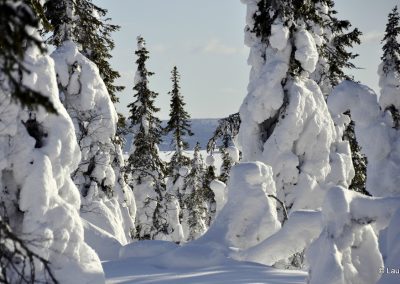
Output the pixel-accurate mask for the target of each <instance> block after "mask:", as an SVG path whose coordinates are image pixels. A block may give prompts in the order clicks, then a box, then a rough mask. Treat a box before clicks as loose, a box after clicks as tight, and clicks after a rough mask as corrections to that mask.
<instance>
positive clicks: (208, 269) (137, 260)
mask: <svg viewBox="0 0 400 284" xmlns="http://www.w3.org/2000/svg"><path fill="white" fill-rule="evenodd" d="M136 244H138V243H136ZM164 245H165V246H168V247H169V249H170V246H171V243H167V242H164V244H162V243H161V242H160V241H147V242H145V245H139V247H140V248H137V247H136V246H135V244H133V245H132V244H131V245H130V248H129V249H130V250H131V252H132V253H135V250H137V253H138V254H139V253H140V252H139V251H140V250H143V249H144V247H146V248H147V249H148V250H149V251H151V252H152V253H153V255H152V256H145V257H143V256H142V257H130V258H121V259H118V260H114V261H108V262H103V268H104V271H105V274H106V278H107V283H109V284H111V283H125V284H127V283H135V284H144V283H171V284H172V283H174V284H179V283H185V284H187V283H214V284H215V283H271V284H274V283H277V284H278V283H282V284H283V283H287V284H290V283H292V284H294V283H305V281H306V280H305V279H306V273H305V272H301V271H288V270H285V271H283V270H278V269H274V268H271V267H268V266H264V265H261V264H256V263H249V262H238V261H234V260H231V259H227V258H225V259H219V260H218V261H217V262H218V263H217V264H215V263H214V260H213V259H210V262H213V265H207V264H206V263H205V262H204V259H202V257H200V259H199V258H197V256H198V254H200V255H201V254H202V253H201V252H200V250H202V249H203V248H202V247H201V246H198V247H196V248H195V249H193V250H191V252H192V255H190V254H185V258H186V259H187V262H191V265H192V266H186V265H183V264H182V263H181V261H182V259H180V258H179V257H176V258H172V257H171V258H169V256H171V254H170V252H167V253H163V252H162V251H163V246H164ZM152 247H154V248H155V249H154V250H153V249H152ZM179 250H180V249H178V251H179ZM206 250H207V248H206ZM159 252H161V253H159ZM125 253H126V252H125ZM180 254H182V252H181V253H180ZM167 261H169V262H167ZM197 264H198V265H197Z"/></svg>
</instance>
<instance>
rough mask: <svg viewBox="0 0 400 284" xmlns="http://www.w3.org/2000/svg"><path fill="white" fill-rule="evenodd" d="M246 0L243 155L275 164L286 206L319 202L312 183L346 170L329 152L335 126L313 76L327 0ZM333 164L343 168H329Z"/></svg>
mask: <svg viewBox="0 0 400 284" xmlns="http://www.w3.org/2000/svg"><path fill="white" fill-rule="evenodd" d="M243 2H244V3H246V4H247V7H248V12H249V17H248V18H247V27H246V29H245V32H246V44H247V45H248V46H249V47H250V49H251V52H250V57H249V61H248V62H249V63H250V64H251V66H252V69H251V72H250V82H249V86H248V95H247V97H246V98H245V100H244V102H243V104H242V106H241V108H240V118H241V120H242V122H241V127H240V131H239V141H240V144H241V148H242V151H243V160H244V161H254V160H261V161H262V162H264V163H266V164H269V165H271V166H272V168H273V173H274V180H275V183H276V187H277V198H278V199H279V200H280V201H282V202H283V203H284V204H285V206H286V208H288V209H289V210H297V209H302V208H308V209H312V208H318V207H320V206H321V203H322V200H316V199H314V198H313V197H312V196H313V195H314V194H315V192H316V191H315V190H324V189H328V187H329V186H330V185H329V184H337V183H344V184H348V183H349V182H350V174H351V172H350V170H349V171H346V169H347V168H346V167H344V165H342V163H343V161H341V160H339V159H337V160H331V159H330V156H331V155H332V150H335V151H336V149H335V148H334V147H332V145H334V144H335V143H336V141H335V139H336V129H335V127H334V124H333V120H332V118H331V116H330V114H329V111H328V108H327V105H326V102H325V100H324V96H323V93H322V92H321V89H320V87H319V86H318V82H317V81H316V80H314V77H313V76H312V74H313V73H314V71H315V70H316V68H317V67H318V61H319V59H320V58H321V57H320V54H319V52H318V49H319V48H320V47H321V44H322V43H323V41H322V40H318V39H321V37H323V36H324V31H323V28H324V27H325V26H326V25H327V23H325V20H324V18H323V17H322V15H321V13H320V7H321V5H326V3H329V1H311V0H307V1H291V0H283V1H269V0H258V1H251V0H245V1H243ZM321 28H322V31H321ZM303 106H304V107H303ZM311 137H312V138H311ZM333 163H335V165H333ZM332 169H341V170H342V169H343V171H342V173H344V174H343V175H341V176H340V177H339V175H335V174H334V173H332V174H330V172H331V171H332ZM321 194H324V191H322V192H321ZM278 210H280V209H278ZM278 214H279V217H280V220H281V221H282V220H283V219H284V217H283V214H282V212H281V211H279V212H278Z"/></svg>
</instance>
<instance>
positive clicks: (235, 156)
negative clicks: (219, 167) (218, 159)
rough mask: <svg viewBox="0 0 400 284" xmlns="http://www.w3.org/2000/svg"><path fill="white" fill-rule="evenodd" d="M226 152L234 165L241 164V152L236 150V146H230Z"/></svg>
mask: <svg viewBox="0 0 400 284" xmlns="http://www.w3.org/2000/svg"><path fill="white" fill-rule="evenodd" d="M225 151H226V152H227V153H228V155H229V157H230V158H231V160H232V162H233V163H238V162H239V160H240V152H239V149H238V148H236V147H235V146H229V147H228V148H226V149H225Z"/></svg>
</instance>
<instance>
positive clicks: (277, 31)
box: [269, 22, 289, 51]
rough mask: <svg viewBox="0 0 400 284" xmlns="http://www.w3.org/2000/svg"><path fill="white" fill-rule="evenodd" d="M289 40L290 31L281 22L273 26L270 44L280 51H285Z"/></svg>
mask: <svg viewBox="0 0 400 284" xmlns="http://www.w3.org/2000/svg"><path fill="white" fill-rule="evenodd" d="M288 39H289V29H288V28H287V27H286V26H284V25H283V24H282V23H280V22H275V23H274V24H273V25H271V36H270V38H269V43H270V44H271V46H272V47H273V48H276V49H278V50H279V51H281V50H283V49H285V47H286V45H287V42H288Z"/></svg>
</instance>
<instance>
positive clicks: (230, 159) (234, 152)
mask: <svg viewBox="0 0 400 284" xmlns="http://www.w3.org/2000/svg"><path fill="white" fill-rule="evenodd" d="M240 122H241V121H240V116H239V113H234V114H231V115H230V116H228V117H226V118H223V119H220V120H219V121H218V126H217V128H216V129H215V131H214V134H213V136H212V137H211V138H210V140H209V141H208V143H207V152H208V153H210V154H211V153H212V152H213V151H214V149H215V148H216V147H218V148H219V151H220V152H221V155H222V161H223V162H222V165H221V171H220V172H221V173H220V175H219V177H218V179H219V180H221V181H222V182H224V183H226V182H227V181H228V178H229V173H230V170H231V168H232V166H233V165H235V164H236V163H237V162H238V161H239V159H240V157H239V156H240V153H239V150H238V149H237V148H236V143H235V140H236V136H237V134H238V133H239V128H240ZM218 140H220V145H219V146H217V141H218Z"/></svg>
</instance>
